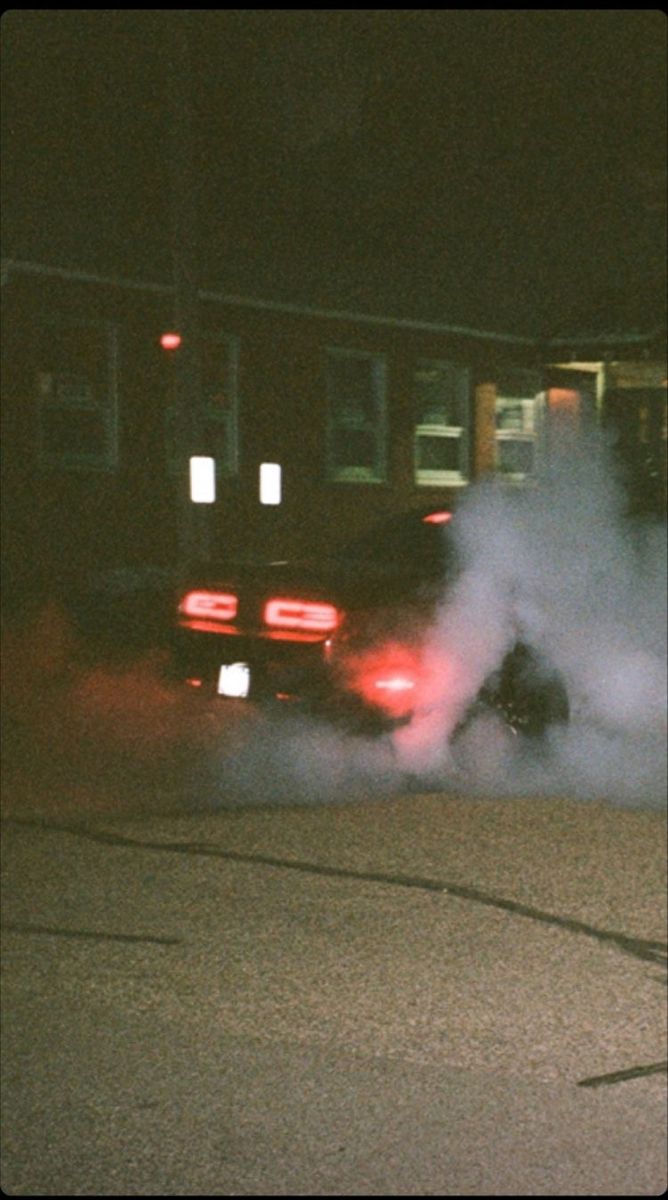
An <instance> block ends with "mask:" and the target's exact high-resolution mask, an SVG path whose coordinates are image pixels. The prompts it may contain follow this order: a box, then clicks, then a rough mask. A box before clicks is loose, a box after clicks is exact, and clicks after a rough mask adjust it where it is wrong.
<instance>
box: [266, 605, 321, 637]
mask: <svg viewBox="0 0 668 1200" xmlns="http://www.w3.org/2000/svg"><path fill="white" fill-rule="evenodd" d="M263 615H264V622H265V624H266V625H270V626H272V627H273V628H277V629H303V630H306V631H307V632H309V633H322V634H327V633H331V632H332V630H333V629H335V628H336V626H337V624H338V621H339V614H338V612H337V610H336V608H335V607H334V605H333V604H323V603H320V602H316V601H313V600H289V599H284V598H282V597H277V598H275V599H272V600H268V601H267V603H266V604H265V606H264V614H263Z"/></svg>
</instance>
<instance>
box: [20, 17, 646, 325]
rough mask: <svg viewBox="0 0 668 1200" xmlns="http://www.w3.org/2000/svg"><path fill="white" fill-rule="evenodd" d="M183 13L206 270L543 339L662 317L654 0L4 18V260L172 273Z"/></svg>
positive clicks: (237, 285)
mask: <svg viewBox="0 0 668 1200" xmlns="http://www.w3.org/2000/svg"><path fill="white" fill-rule="evenodd" d="M179 21H180V22H183V23H184V24H185V25H186V26H187V28H188V30H189V40H190V48H191V61H192V73H191V79H190V94H191V101H192V107H193V123H192V137H191V138H188V148H189V149H190V150H191V151H192V160H193V171H194V180H195V185H194V189H193V190H194V193H195V199H196V202H197V210H198V229H197V233H198V244H199V265H198V268H197V272H198V275H199V279H200V281H201V282H202V283H203V284H207V285H209V286H212V287H216V288H218V289H220V290H223V291H227V292H240V293H243V294H246V295H254V296H261V297H263V298H270V299H277V300H285V301H294V302H298V303H313V304H321V305H323V304H324V305H328V306H330V307H336V308H353V309H356V310H367V311H377V312H382V313H383V314H386V315H396V316H407V317H418V318H427V319H429V318H431V319H434V320H439V321H454V322H463V323H468V324H472V325H474V326H475V327H476V328H479V329H502V330H504V331H508V332H521V333H528V334H540V333H544V334H545V335H546V336H550V335H552V336H554V335H558V334H559V333H564V332H592V331H606V332H610V331H619V330H624V331H629V330H636V329H637V330H640V331H642V332H644V331H646V330H648V329H650V330H651V329H654V328H659V327H660V326H661V323H662V321H663V320H664V319H665V316H664V314H665V223H666V221H665V178H666V149H665V148H666V95H665V93H666V86H665V85H666V19H665V15H664V14H663V13H662V12H660V11H657V10H621V11H612V10H593V11H587V10H584V11H582V10H572V11H571V10H553V11H548V12H539V11H518V10H508V11H504V10H499V11H457V10H455V11H434V12H432V11H421V10H412V11H381V12H373V11H363V10H360V11H356V10H352V11H348V10H346V11H339V10H334V11H326V12H315V11H308V10H305V11H300V10H293V11H290V10H249V11H222V12H218V11H209V12H207V11H202V12H189V13H184V12H177V13H174V12H172V11H159V10H153V11H138V12H135V11H105V10H101V11H87V12H74V11H70V10H65V11H38V10H33V11H31V10H29V11H19V10H14V11H10V12H8V13H6V14H5V16H4V17H3V21H2V33H3V63H2V74H3V82H2V89H3V96H2V99H3V105H2V110H3V124H2V136H3V185H2V198H3V210H4V219H3V227H4V229H3V253H4V254H5V255H9V256H11V257H14V258H22V259H29V260H32V261H42V262H44V261H46V262H49V263H56V264H57V265H60V266H72V267H78V268H87V269H93V270H98V271H101V272H110V271H113V272H117V273H119V274H121V275H124V276H129V277H133V276H134V277H138V278H151V279H163V278H164V279H167V280H168V279H169V278H170V276H171V270H172V257H171V245H170V241H171V223H170V202H169V195H170V185H169V163H170V155H171V149H170V145H171V143H170V136H171V134H172V133H173V119H172V115H171V112H172V109H171V107H170V104H171V99H170V97H171V96H172V94H173V87H174V83H175V80H176V79H178V71H177V68H176V62H175V57H174V55H175V51H174V41H173V30H174V27H175V24H176V23H177V22H179Z"/></svg>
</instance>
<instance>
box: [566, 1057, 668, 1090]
mask: <svg viewBox="0 0 668 1200" xmlns="http://www.w3.org/2000/svg"><path fill="white" fill-rule="evenodd" d="M663 1071H668V1062H655V1063H648V1064H647V1066H644V1067H626V1068H625V1070H623V1071H610V1072H609V1073H608V1074H607V1075H590V1076H589V1077H588V1078H587V1079H578V1081H577V1087H603V1085H604V1084H606V1083H622V1082H623V1081H624V1080H625V1079H644V1078H645V1077H646V1076H647V1075H660V1074H662V1072H663Z"/></svg>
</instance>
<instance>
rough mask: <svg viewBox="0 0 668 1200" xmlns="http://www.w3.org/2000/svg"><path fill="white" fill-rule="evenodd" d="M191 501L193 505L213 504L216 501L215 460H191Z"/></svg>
mask: <svg viewBox="0 0 668 1200" xmlns="http://www.w3.org/2000/svg"><path fill="white" fill-rule="evenodd" d="M190 499H191V500H192V502H193V504H213V503H214V502H215V499H216V463H215V460H214V459H213V458H206V457H205V456H203V455H197V454H196V455H193V457H192V458H191V459H190Z"/></svg>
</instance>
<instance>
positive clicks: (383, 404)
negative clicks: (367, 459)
mask: <svg viewBox="0 0 668 1200" xmlns="http://www.w3.org/2000/svg"><path fill="white" fill-rule="evenodd" d="M337 358H339V359H340V358H348V359H358V360H363V361H367V362H370V363H371V367H372V371H371V380H372V396H371V397H370V398H371V400H372V402H373V408H374V419H373V420H372V421H369V420H367V421H363V422H362V424H361V425H360V426H359V428H361V429H363V430H364V431H366V432H370V433H371V434H372V436H373V441H374V449H375V452H374V462H373V466H372V467H367V466H363V465H358V466H352V465H351V466H345V467H337V466H336V465H335V461H334V447H333V437H334V433H335V431H336V430H337V429H341V428H346V425H345V422H343V421H339V422H337V421H336V420H335V412H336V403H337V399H338V398H337V397H335V396H334V395H333V380H332V376H331V374H330V371H329V369H328V367H329V363H330V362H332V361H333V360H335V359H337ZM324 373H325V396H326V433H325V473H326V478H327V482H328V483H386V482H387V359H386V356H385V355H384V354H381V353H379V352H378V351H375V350H358V349H351V348H348V347H344V346H326V347H325V350H324Z"/></svg>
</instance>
